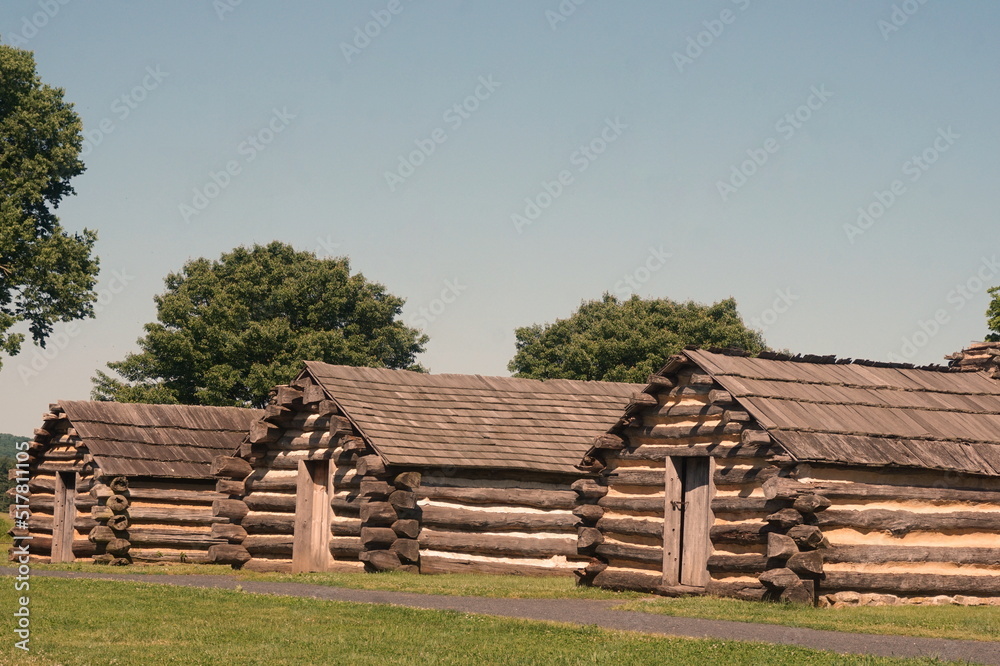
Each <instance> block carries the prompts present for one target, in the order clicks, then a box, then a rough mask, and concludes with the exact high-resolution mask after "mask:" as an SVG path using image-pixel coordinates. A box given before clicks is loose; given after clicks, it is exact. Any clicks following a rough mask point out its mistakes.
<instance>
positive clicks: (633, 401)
mask: <svg viewBox="0 0 1000 666" xmlns="http://www.w3.org/2000/svg"><path fill="white" fill-rule="evenodd" d="M656 404H657V400H656V396H655V395H652V394H650V393H645V392H642V391H639V392H636V393H633V394H632V396H631V397H630V398H629V401H628V406H629V407H653V406H654V405H656Z"/></svg>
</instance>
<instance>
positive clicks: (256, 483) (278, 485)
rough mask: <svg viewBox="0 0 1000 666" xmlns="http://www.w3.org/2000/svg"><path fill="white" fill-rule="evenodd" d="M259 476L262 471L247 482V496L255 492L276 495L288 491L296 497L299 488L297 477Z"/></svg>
mask: <svg viewBox="0 0 1000 666" xmlns="http://www.w3.org/2000/svg"><path fill="white" fill-rule="evenodd" d="M259 474H260V471H258V472H257V473H255V474H254V475H253V476H251V477H250V478H248V479H247V480H246V494H248V495H249V494H250V493H255V492H264V493H274V492H281V491H283V490H287V491H290V492H291V493H292V494H293V495H294V493H295V490H296V489H297V488H298V481H297V479H296V476H295V475H288V476H278V475H276V474H271V473H269V474H267V475H265V476H262V477H261V476H258V475H259Z"/></svg>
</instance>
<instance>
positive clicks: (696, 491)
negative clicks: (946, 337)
mask: <svg viewBox="0 0 1000 666" xmlns="http://www.w3.org/2000/svg"><path fill="white" fill-rule="evenodd" d="M982 355H983V356H985V354H982ZM991 358H992V356H991ZM642 395H643V396H644V397H643V398H641V399H636V400H633V401H632V404H631V405H630V406H629V407H628V408H627V409H626V411H625V413H624V416H623V417H622V419H621V420H620V421H619V422H618V423H617V424H616V425H615V426H614V427H613V428H612V429H611V430H610V431H609V432H608V433H607V434H606V435H605V436H604V437H602V438H600V439H599V440H598V441H597V442H595V446H594V447H593V448H592V449H591V450H590V452H589V453H588V456H589V458H591V459H593V460H595V461H596V462H597V463H598V467H600V466H603V470H602V472H601V474H600V476H599V478H598V479H597V480H596V481H593V482H589V483H593V486H592V487H590V488H589V489H588V492H587V493H585V494H581V506H580V507H578V510H577V511H578V513H580V514H581V515H583V516H584V519H585V521H586V525H585V526H583V527H581V529H580V531H579V534H580V538H579V541H578V547H579V552H580V554H581V555H589V556H590V557H591V558H592V559H591V560H590V561H589V563H588V564H587V566H585V567H584V568H582V569H581V570H579V571H578V572H577V574H578V576H580V578H581V580H582V582H583V583H584V584H592V585H598V586H603V587H607V588H612V589H632V590H641V591H648V592H656V593H660V594H664V595H685V594H710V595H716V596H730V597H737V598H743V599H781V600H786V601H793V602H802V603H816V604H819V605H828V604H834V605H835V604H838V603H840V604H842V605H851V604H856V603H858V602H859V601H860V602H862V603H892V604H897V603H941V602H948V601H951V602H953V603H954V602H957V603H974V604H979V603H1000V382H997V381H996V380H995V379H992V378H991V377H989V376H988V375H987V374H985V373H983V372H974V371H968V372H962V371H957V368H951V369H950V368H942V367H940V366H933V367H927V368H914V367H912V366H906V365H894V364H886V363H877V362H866V361H850V360H837V359H836V358H833V357H815V356H806V357H801V356H799V357H794V358H793V357H789V356H786V355H781V354H774V353H764V354H761V355H760V356H759V357H757V358H749V357H747V356H746V355H745V354H743V353H741V352H737V351H733V350H711V351H706V350H698V349H688V350H685V351H683V353H681V354H679V355H677V356H674V357H672V358H671V359H670V361H669V363H668V364H667V365H666V366H665V367H664V368H663V369H662V370H661V371H660V372H659V373H657V374H656V375H654V376H652V377H650V383H649V385H648V386H647V387H646V388H645V389H644V390H643V392H642Z"/></svg>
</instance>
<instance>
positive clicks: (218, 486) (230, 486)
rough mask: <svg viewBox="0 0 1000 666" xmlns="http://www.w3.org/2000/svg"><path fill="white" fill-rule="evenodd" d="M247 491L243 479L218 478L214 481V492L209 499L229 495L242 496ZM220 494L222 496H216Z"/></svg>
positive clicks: (212, 499) (213, 499)
mask: <svg viewBox="0 0 1000 666" xmlns="http://www.w3.org/2000/svg"><path fill="white" fill-rule="evenodd" d="M246 491H247V486H246V482H245V481H241V480H238V479H219V480H218V481H216V482H215V493H214V495H215V496H213V497H212V498H211V501H215V500H216V499H225V498H227V497H229V496H236V497H242V496H243V495H244V494H245V493H246ZM218 495H222V496H223V497H217V496H218Z"/></svg>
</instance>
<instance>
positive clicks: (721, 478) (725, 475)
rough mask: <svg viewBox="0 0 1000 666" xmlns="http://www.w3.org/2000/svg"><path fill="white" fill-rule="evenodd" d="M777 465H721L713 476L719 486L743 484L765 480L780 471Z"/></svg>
mask: <svg viewBox="0 0 1000 666" xmlns="http://www.w3.org/2000/svg"><path fill="white" fill-rule="evenodd" d="M778 471H779V470H778V468H777V467H750V468H743V467H739V468H737V467H727V466H725V465H719V466H717V467H716V468H715V474H714V475H713V476H712V479H713V481H714V482H715V484H716V485H717V486H742V485H745V484H748V483H754V482H755V481H763V480H764V479H767V478H769V477H771V476H774V475H775V474H777V473H778Z"/></svg>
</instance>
